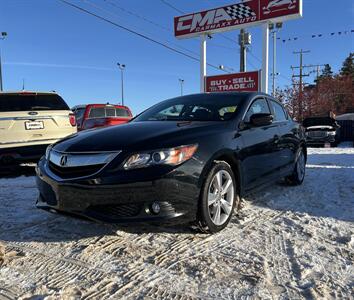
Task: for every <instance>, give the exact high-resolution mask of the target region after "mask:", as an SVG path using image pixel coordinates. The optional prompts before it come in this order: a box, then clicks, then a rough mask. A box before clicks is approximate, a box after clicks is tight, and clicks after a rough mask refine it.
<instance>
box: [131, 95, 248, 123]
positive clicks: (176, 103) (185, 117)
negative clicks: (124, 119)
mask: <svg viewBox="0 0 354 300" xmlns="http://www.w3.org/2000/svg"><path fill="white" fill-rule="evenodd" d="M246 97H247V95H242V94H241V95H227V94H226V95H215V94H214V95H213V94H207V95H204V94H203V95H192V96H185V97H178V98H174V99H171V100H167V101H164V102H161V103H159V104H157V105H155V106H153V107H151V108H149V109H148V110H146V111H145V112H143V113H142V114H141V115H140V116H138V117H136V119H134V122H139V121H224V120H229V119H231V118H233V117H234V116H235V114H236V113H237V112H238V109H237V108H238V107H239V105H240V104H241V103H242V102H243V101H244V100H245V99H246Z"/></svg>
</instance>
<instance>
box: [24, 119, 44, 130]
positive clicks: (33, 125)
mask: <svg viewBox="0 0 354 300" xmlns="http://www.w3.org/2000/svg"><path fill="white" fill-rule="evenodd" d="M25 128H26V130H39V129H44V123H43V121H27V122H25Z"/></svg>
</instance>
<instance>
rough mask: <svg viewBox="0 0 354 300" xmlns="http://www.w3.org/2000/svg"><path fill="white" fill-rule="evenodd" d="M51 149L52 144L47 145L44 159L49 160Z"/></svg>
mask: <svg viewBox="0 0 354 300" xmlns="http://www.w3.org/2000/svg"><path fill="white" fill-rule="evenodd" d="M51 150H52V145H49V146H48V147H47V149H46V150H45V159H46V160H49V157H50V151H51Z"/></svg>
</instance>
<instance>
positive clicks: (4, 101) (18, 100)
mask: <svg viewBox="0 0 354 300" xmlns="http://www.w3.org/2000/svg"><path fill="white" fill-rule="evenodd" d="M30 110H37V111H40V110H69V107H68V106H67V105H66V103H65V102H64V100H63V99H62V98H61V97H60V96H58V95H55V94H40V95H36V94H3V95H0V111H1V112H4V111H30Z"/></svg>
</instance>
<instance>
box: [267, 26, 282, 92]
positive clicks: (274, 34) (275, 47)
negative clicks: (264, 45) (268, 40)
mask: <svg viewBox="0 0 354 300" xmlns="http://www.w3.org/2000/svg"><path fill="white" fill-rule="evenodd" d="M282 27H283V23H281V22H278V23H276V24H275V26H274V24H269V29H270V30H272V37H273V72H272V95H273V97H274V96H275V90H276V86H275V77H276V76H277V75H278V73H277V71H276V60H277V57H276V56H277V32H278V31H279V30H280V28H282Z"/></svg>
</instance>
